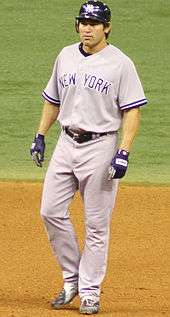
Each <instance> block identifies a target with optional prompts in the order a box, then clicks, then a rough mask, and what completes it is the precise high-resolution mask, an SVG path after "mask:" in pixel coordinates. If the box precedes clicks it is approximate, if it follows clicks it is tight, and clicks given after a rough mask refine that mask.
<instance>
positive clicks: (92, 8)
mask: <svg viewBox="0 0 170 317" xmlns="http://www.w3.org/2000/svg"><path fill="white" fill-rule="evenodd" d="M85 10H86V13H93V11H94V5H93V4H87V6H86V7H85Z"/></svg>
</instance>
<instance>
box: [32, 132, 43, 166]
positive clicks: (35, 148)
mask: <svg viewBox="0 0 170 317" xmlns="http://www.w3.org/2000/svg"><path fill="white" fill-rule="evenodd" d="M44 151H45V142H44V135H42V134H36V135H35V138H34V141H33V143H32V145H31V149H30V154H31V158H32V160H33V161H34V162H35V164H36V165H37V166H38V167H42V162H43V161H44Z"/></svg>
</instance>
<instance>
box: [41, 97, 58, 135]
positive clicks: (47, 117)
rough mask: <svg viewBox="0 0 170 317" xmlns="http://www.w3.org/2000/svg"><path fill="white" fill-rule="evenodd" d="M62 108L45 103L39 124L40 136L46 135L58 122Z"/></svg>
mask: <svg viewBox="0 0 170 317" xmlns="http://www.w3.org/2000/svg"><path fill="white" fill-rule="evenodd" d="M59 111H60V108H59V107H58V106H56V105H54V104H52V103H49V102H48V101H45V103H44V107H43V111H42V116H41V120H40V124H39V129H38V132H37V133H38V134H41V135H46V133H47V131H48V130H49V129H50V127H51V126H52V124H53V123H54V122H55V121H56V120H57V117H58V114H59Z"/></svg>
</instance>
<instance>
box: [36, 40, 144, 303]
mask: <svg viewBox="0 0 170 317" xmlns="http://www.w3.org/2000/svg"><path fill="white" fill-rule="evenodd" d="M43 96H44V98H45V99H46V100H48V101H49V102H51V103H53V104H55V105H56V106H57V107H58V106H59V107H60V113H59V117H58V120H59V122H60V124H61V126H62V127H66V126H69V127H72V128H79V129H83V130H85V131H91V132H95V133H96V132H97V133H103V132H107V134H106V135H104V136H100V137H98V135H97V136H96V135H94V139H92V140H90V141H88V142H84V143H81V144H78V143H77V142H76V141H74V140H73V139H72V138H71V137H70V136H68V135H67V134H66V133H65V132H64V131H63V132H62V133H61V136H60V138H59V141H58V144H57V146H56V148H55V151H54V153H53V156H52V159H51V162H50V164H49V168H48V171H47V174H46V178H45V182H44V189H43V196H42V206H41V214H42V216H43V219H44V223H45V225H46V228H47V233H48V236H49V240H50V242H51V245H52V248H53V251H54V254H55V255H56V257H57V259H58V262H59V264H60V266H61V269H62V272H63V278H64V281H65V282H75V283H78V285H79V294H80V297H83V296H84V295H85V294H91V293H95V295H97V296H99V294H100V285H101V282H102V280H103V278H104V276H105V272H106V264H107V254H108V241H109V226H110V217H111V213H112V209H113V207H114V203H115V198H116V193H117V187H118V180H116V179H114V180H112V181H110V182H109V181H108V167H109V166H110V162H111V160H112V157H113V156H114V154H115V152H116V150H117V131H118V130H119V128H120V127H121V121H122V113H123V111H124V110H128V109H131V108H134V107H139V106H142V105H144V104H146V102H147V101H146V98H145V95H144V92H143V88H142V85H141V82H140V80H139V77H138V75H137V72H136V69H135V66H134V64H133V62H132V61H131V60H130V59H129V57H127V56H126V55H125V54H124V53H122V52H121V51H120V50H119V49H118V48H116V47H114V46H112V45H110V44H109V45H108V46H107V47H105V48H104V49H103V50H101V51H100V52H98V53H96V54H93V55H88V54H85V52H83V50H82V46H81V44H80V43H76V44H74V45H71V46H68V47H65V48H64V49H63V50H62V51H61V53H60V54H59V55H58V57H57V59H56V62H55V65H54V69H53V73H52V76H51V78H50V80H49V82H48V84H47V87H46V88H45V90H44V92H43ZM78 189H79V191H80V193H81V196H82V198H83V202H84V213H85V227H86V237H85V246H84V250H83V252H82V254H80V251H79V248H78V244H77V240H76V235H75V232H74V229H73V226H72V224H71V222H70V219H69V210H68V207H69V203H70V201H71V199H72V198H73V196H74V194H75V192H76V191H77V190H78Z"/></svg>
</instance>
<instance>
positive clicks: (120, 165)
mask: <svg viewBox="0 0 170 317" xmlns="http://www.w3.org/2000/svg"><path fill="white" fill-rule="evenodd" d="M128 156H129V153H128V152H127V151H125V150H121V149H119V150H118V151H117V153H116V154H115V156H114V157H113V158H112V161H111V166H110V168H109V177H108V180H111V179H113V178H122V177H123V176H124V175H125V173H126V171H127V168H128V162H129V161H128Z"/></svg>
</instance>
